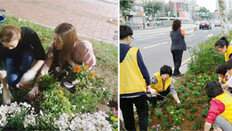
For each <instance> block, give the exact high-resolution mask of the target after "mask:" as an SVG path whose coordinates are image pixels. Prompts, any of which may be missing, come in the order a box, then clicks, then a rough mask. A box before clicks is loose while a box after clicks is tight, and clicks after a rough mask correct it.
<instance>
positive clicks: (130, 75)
mask: <svg viewBox="0 0 232 131" xmlns="http://www.w3.org/2000/svg"><path fill="white" fill-rule="evenodd" d="M138 50H139V48H135V47H131V48H130V49H129V51H128V52H127V54H126V57H125V58H124V60H123V61H122V62H121V63H120V94H131V93H138V92H146V88H147V84H146V82H145V79H144V78H143V75H142V73H141V71H140V68H139V66H138V61H137V53H138Z"/></svg>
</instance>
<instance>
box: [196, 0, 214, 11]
mask: <svg viewBox="0 0 232 131" xmlns="http://www.w3.org/2000/svg"><path fill="white" fill-rule="evenodd" d="M216 1H217V0H196V2H197V5H199V7H206V8H207V9H208V10H209V11H210V12H214V11H215V10H216Z"/></svg>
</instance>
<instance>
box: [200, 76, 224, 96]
mask: <svg viewBox="0 0 232 131" xmlns="http://www.w3.org/2000/svg"><path fill="white" fill-rule="evenodd" d="M205 91H206V94H207V96H208V97H210V98H214V97H216V96H218V95H221V94H222V93H224V91H223V89H222V87H221V85H220V84H219V83H218V82H217V81H215V80H211V81H210V82H208V83H207V84H206V86H205Z"/></svg>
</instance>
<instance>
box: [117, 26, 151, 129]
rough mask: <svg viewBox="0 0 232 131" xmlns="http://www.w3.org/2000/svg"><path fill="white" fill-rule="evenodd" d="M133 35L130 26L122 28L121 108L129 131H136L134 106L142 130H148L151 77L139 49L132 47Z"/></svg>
mask: <svg viewBox="0 0 232 131" xmlns="http://www.w3.org/2000/svg"><path fill="white" fill-rule="evenodd" d="M132 35H133V31H132V29H131V28H130V27H129V26H126V25H123V26H120V108H121V110H122V115H123V119H124V123H125V128H126V129H127V130H136V128H135V119H134V110H133V104H134V105H135V107H136V109H137V113H138V116H139V127H140V130H147V126H148V104H147V96H146V89H147V86H148V85H150V76H149V73H148V71H147V68H146V66H145V65H144V63H143V58H142V56H141V54H140V52H139V48H135V47H131V46H130V45H131V42H132V39H133V37H132Z"/></svg>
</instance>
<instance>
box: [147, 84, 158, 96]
mask: <svg viewBox="0 0 232 131" xmlns="http://www.w3.org/2000/svg"><path fill="white" fill-rule="evenodd" d="M148 92H150V93H151V97H154V96H156V94H157V92H156V90H155V89H152V88H151V87H150V86H148Z"/></svg>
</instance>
